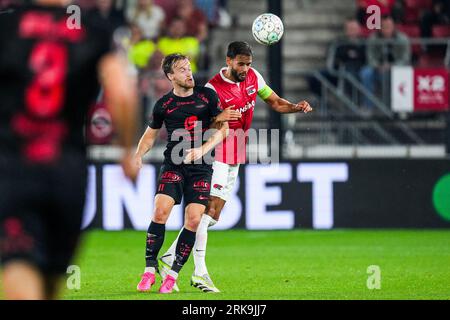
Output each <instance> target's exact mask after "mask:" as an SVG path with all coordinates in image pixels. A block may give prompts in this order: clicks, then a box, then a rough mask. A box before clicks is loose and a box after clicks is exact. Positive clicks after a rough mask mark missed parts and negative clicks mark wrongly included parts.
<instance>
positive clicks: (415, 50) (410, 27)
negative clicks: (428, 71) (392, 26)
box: [397, 24, 422, 57]
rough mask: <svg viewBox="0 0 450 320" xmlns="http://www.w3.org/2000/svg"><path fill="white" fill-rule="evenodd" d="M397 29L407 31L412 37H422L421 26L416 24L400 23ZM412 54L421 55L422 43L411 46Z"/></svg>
mask: <svg viewBox="0 0 450 320" xmlns="http://www.w3.org/2000/svg"><path fill="white" fill-rule="evenodd" d="M397 29H398V30H399V31H401V32H403V33H405V34H406V35H407V36H408V37H410V38H420V27H419V26H418V25H415V24H398V25H397ZM411 50H412V54H413V55H414V56H416V57H417V56H419V55H420V52H421V51H422V48H421V46H420V44H413V45H412V47H411Z"/></svg>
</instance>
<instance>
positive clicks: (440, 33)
mask: <svg viewBox="0 0 450 320" xmlns="http://www.w3.org/2000/svg"><path fill="white" fill-rule="evenodd" d="M432 34H433V38H448V37H450V25H448V24H443V25H435V26H433V29H432Z"/></svg>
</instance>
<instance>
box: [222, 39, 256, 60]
mask: <svg viewBox="0 0 450 320" xmlns="http://www.w3.org/2000/svg"><path fill="white" fill-rule="evenodd" d="M239 54H241V55H244V56H250V57H251V56H253V51H252V47H251V46H250V45H249V44H248V43H247V42H245V41H234V42H231V43H230V44H229V45H228V50H227V57H228V58H231V59H234V58H236V56H237V55H239Z"/></svg>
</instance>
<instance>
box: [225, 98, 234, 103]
mask: <svg viewBox="0 0 450 320" xmlns="http://www.w3.org/2000/svg"><path fill="white" fill-rule="evenodd" d="M233 99H234V98H230V99H225V102H226V103H228V102H230V101H231V100H233Z"/></svg>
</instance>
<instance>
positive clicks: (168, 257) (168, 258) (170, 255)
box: [161, 228, 183, 266]
mask: <svg viewBox="0 0 450 320" xmlns="http://www.w3.org/2000/svg"><path fill="white" fill-rule="evenodd" d="M181 231H183V228H181V230H180V232H178V235H177V238H176V239H175V240H174V241H173V242H172V244H171V245H170V248H169V249H168V250H167V251H166V253H164V254H163V255H162V256H161V257H164V258H163V261H164V262H165V263H167V264H168V265H169V266H172V264H173V261H174V260H175V250H176V249H177V242H178V238H179V237H180V234H181Z"/></svg>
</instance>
